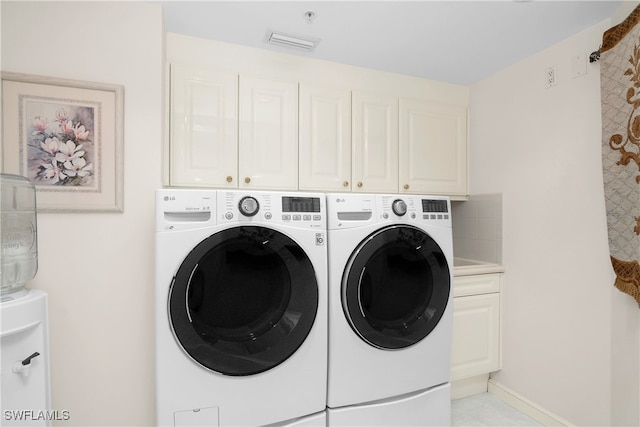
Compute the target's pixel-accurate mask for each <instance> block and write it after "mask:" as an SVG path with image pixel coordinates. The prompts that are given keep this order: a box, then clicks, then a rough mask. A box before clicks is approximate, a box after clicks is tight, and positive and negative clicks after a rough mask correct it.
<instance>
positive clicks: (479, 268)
mask: <svg viewBox="0 0 640 427" xmlns="http://www.w3.org/2000/svg"><path fill="white" fill-rule="evenodd" d="M489 273H504V266H502V265H501V264H494V263H490V262H483V261H475V260H471V259H465V258H454V259H453V276H454V277H455V276H471V275H474V274H489Z"/></svg>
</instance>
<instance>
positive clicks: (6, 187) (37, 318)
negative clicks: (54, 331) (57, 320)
mask: <svg viewBox="0 0 640 427" xmlns="http://www.w3.org/2000/svg"><path fill="white" fill-rule="evenodd" d="M0 242H1V252H0V283H1V285H2V293H1V295H0V298H1V302H0V368H1V369H0V380H1V383H2V384H1V389H0V400H1V408H0V409H1V411H0V417H1V419H0V425H2V426H49V425H51V421H52V415H55V414H53V413H52V411H51V386H50V380H49V378H50V376H49V330H48V329H49V328H48V320H47V319H48V304H47V294H46V293H44V292H43V291H41V290H37V289H28V288H26V287H25V285H27V284H28V282H29V281H30V280H31V279H33V277H34V276H35V274H36V271H37V268H38V246H37V226H36V196H35V188H34V187H33V186H32V185H31V183H30V182H29V181H28V180H27V179H26V178H24V177H21V176H17V175H7V174H0Z"/></svg>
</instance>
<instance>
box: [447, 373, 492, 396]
mask: <svg viewBox="0 0 640 427" xmlns="http://www.w3.org/2000/svg"><path fill="white" fill-rule="evenodd" d="M488 380H489V374H483V375H478V376H476V377H471V378H465V379H462V380H456V381H451V400H458V399H464V398H466V397H470V396H473V395H476V394H480V393H486V392H487V381H488Z"/></svg>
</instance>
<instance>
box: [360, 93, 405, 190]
mask: <svg viewBox="0 0 640 427" xmlns="http://www.w3.org/2000/svg"><path fill="white" fill-rule="evenodd" d="M352 102H353V141H352V143H353V155H352V159H353V167H352V181H353V185H352V189H353V190H354V191H364V192H369V191H372V192H389V193H395V192H397V191H398V99H397V98H395V97H385V96H380V95H370V94H364V93H360V92H353V101H352Z"/></svg>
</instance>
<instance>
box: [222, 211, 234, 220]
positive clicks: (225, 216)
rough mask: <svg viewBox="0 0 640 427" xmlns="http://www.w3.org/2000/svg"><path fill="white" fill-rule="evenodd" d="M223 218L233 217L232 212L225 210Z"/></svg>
mask: <svg viewBox="0 0 640 427" xmlns="http://www.w3.org/2000/svg"><path fill="white" fill-rule="evenodd" d="M224 218H225V219H233V212H227V213H225V214H224Z"/></svg>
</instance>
